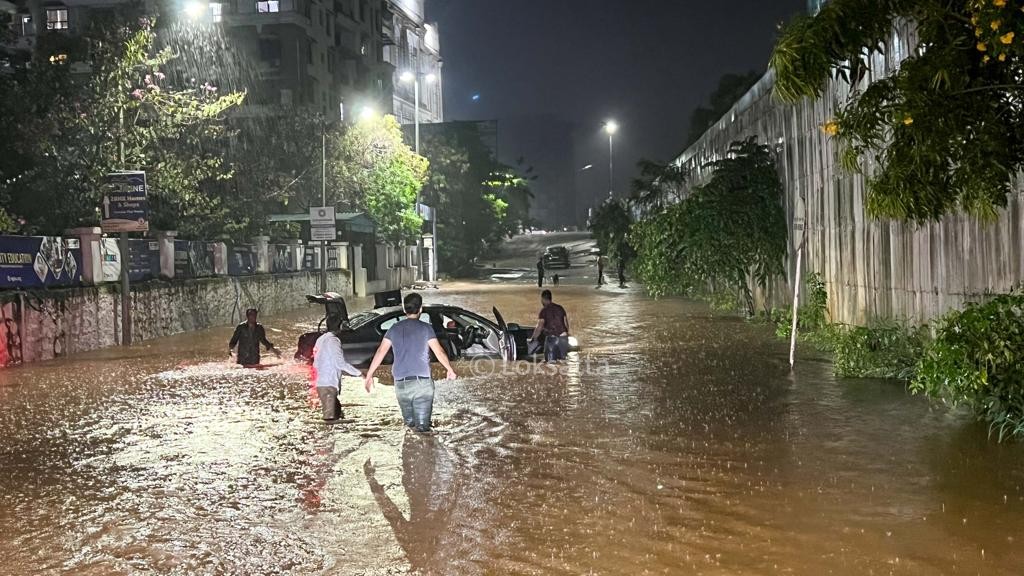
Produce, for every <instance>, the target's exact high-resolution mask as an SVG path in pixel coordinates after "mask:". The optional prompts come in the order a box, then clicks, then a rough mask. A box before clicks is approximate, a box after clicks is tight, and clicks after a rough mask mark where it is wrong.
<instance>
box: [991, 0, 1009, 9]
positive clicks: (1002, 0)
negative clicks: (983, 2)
mask: <svg viewBox="0 0 1024 576" xmlns="http://www.w3.org/2000/svg"><path fill="white" fill-rule="evenodd" d="M992 5H993V6H997V7H999V8H1002V7H1003V6H1006V0H992Z"/></svg>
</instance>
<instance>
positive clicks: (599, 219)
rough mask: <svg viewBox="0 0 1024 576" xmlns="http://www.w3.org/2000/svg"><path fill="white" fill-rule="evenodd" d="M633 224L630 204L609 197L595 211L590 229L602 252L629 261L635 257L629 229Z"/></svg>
mask: <svg viewBox="0 0 1024 576" xmlns="http://www.w3.org/2000/svg"><path fill="white" fill-rule="evenodd" d="M632 225H633V215H632V213H631V212H630V210H629V204H628V203H627V202H625V201H623V200H614V199H608V200H606V201H605V202H604V203H603V204H601V205H600V206H598V207H597V209H596V210H595V211H594V215H593V217H592V218H591V220H590V231H591V232H593V233H594V237H595V239H596V240H597V247H598V248H599V249H600V250H601V253H602V254H607V255H608V256H609V257H611V258H614V259H617V260H623V261H627V262H628V261H629V260H631V259H632V257H633V249H632V247H631V245H630V243H629V229H630V226H632Z"/></svg>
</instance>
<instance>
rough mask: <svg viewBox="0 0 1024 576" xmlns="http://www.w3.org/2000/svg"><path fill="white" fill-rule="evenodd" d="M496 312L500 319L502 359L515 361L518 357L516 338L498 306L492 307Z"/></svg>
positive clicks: (499, 345)
mask: <svg viewBox="0 0 1024 576" xmlns="http://www.w3.org/2000/svg"><path fill="white" fill-rule="evenodd" d="M491 311H492V312H494V319H495V320H497V321H498V330H499V333H498V347H499V349H500V352H501V359H502V360H504V361H505V362H513V361H515V360H516V358H517V357H518V354H517V351H516V338H515V336H514V335H513V334H512V333H511V332H510V331H509V329H508V324H506V323H505V319H504V318H502V316H501V312H498V308H497V306H495V307H494V308H492V309H491Z"/></svg>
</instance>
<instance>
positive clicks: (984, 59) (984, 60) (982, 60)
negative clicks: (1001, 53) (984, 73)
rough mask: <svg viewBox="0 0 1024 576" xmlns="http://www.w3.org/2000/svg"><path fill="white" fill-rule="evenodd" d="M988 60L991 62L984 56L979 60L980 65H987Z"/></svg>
mask: <svg viewBox="0 0 1024 576" xmlns="http://www.w3.org/2000/svg"><path fill="white" fill-rule="evenodd" d="M989 60H991V58H989V57H988V56H985V57H984V58H982V59H981V63H982V64H988V61H989Z"/></svg>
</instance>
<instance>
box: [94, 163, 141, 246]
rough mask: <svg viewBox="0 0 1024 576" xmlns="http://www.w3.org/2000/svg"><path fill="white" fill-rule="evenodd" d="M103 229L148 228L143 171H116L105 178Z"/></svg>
mask: <svg viewBox="0 0 1024 576" xmlns="http://www.w3.org/2000/svg"><path fill="white" fill-rule="evenodd" d="M100 226H102V227H103V231H104V232H107V233H110V232H146V231H148V230H149V201H148V200H147V198H146V173H145V172H115V173H112V174H107V176H106V178H105V182H104V195H103V220H102V221H101V222H100Z"/></svg>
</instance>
